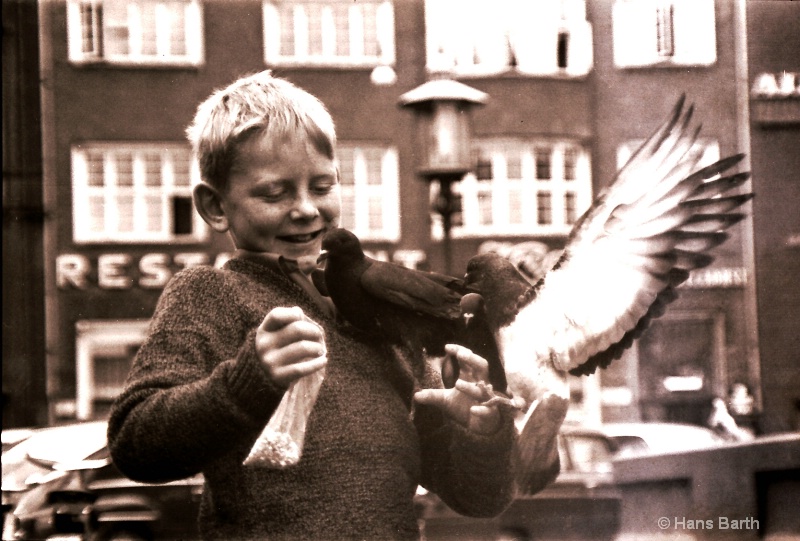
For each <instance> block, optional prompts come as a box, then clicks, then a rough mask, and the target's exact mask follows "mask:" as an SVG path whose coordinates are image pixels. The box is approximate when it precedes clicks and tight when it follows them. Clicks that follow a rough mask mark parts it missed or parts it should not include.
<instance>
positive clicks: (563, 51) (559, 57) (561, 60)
mask: <svg viewBox="0 0 800 541" xmlns="http://www.w3.org/2000/svg"><path fill="white" fill-rule="evenodd" d="M568 53H569V32H567V31H566V30H562V31H560V32H559V33H558V43H557V46H556V63H557V65H558V67H559V68H561V69H565V68H566V67H567V58H569V54H568Z"/></svg>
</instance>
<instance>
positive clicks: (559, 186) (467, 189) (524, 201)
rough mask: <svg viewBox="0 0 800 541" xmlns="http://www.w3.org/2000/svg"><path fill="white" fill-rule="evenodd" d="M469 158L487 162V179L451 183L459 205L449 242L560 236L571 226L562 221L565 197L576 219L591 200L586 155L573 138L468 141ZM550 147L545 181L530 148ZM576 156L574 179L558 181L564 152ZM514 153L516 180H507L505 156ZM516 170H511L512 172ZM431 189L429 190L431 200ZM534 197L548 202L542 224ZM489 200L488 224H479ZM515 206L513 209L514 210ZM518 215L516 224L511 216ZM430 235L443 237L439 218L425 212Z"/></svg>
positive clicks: (561, 177)
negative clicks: (428, 216)
mask: <svg viewBox="0 0 800 541" xmlns="http://www.w3.org/2000/svg"><path fill="white" fill-rule="evenodd" d="M473 146H474V149H473V155H474V156H481V157H482V158H481V159H484V160H485V159H486V158H487V157H488V159H489V160H491V163H492V167H491V171H492V178H491V179H486V180H479V179H478V178H477V175H476V174H475V173H474V172H470V173H467V175H465V177H464V179H463V180H461V181H459V182H455V183H453V186H452V189H453V192H454V194H455V195H456V197H460V198H461V201H462V209H461V213H460V220H459V221H458V222H459V223H455V224H454V225H453V227H452V231H451V234H452V236H453V238H473V237H486V236H491V237H493V238H500V237H519V236H527V237H531V236H535V237H562V236H566V235H568V234H569V232H570V231H571V230H572V227H573V225H574V222H571V223H570V222H568V221H567V213H568V211H567V199H568V198H567V197H566V194H567V193H573V194H574V197H575V198H574V200H573V203H574V204H575V206H576V208H577V211H576V213H575V214H576V216H575V218H576V219H577V218H578V217H579V216H580V214H581V213H583V212H585V210H586V209H588V208H589V206H590V205H591V202H592V175H591V156H590V151H589V148H588V147H587V146H585V145H584V144H582V143H581V142H580V141H579V140H572V139H550V138H531V139H520V138H486V139H479V140H475V141H473ZM541 148H549V149H550V152H551V154H550V178H548V179H538V178H536V158H535V154H536V149H541ZM568 148H569V149H574V150H575V152H576V163H575V173H576V175H575V176H576V178H575V179H573V180H566V179H565V178H564V174H563V173H564V156H565V152H564V151H565V149H568ZM515 152H520V157H521V164H520V170H521V175H520V177H521V178H518V179H514V178H508V177H509V175H508V174H507V171H508V167H507V163H508V160H507V159H506V158H505V157H504V155H505V154H508V153H515ZM515 169H516V168H515ZM435 190H436V187H435V186H432V187H431V194H432V196H433V195H435ZM540 194H547V196H548V197H549V198H550V201H551V204H550V207H549V217H550V219H549V221H548V223H544V224H542V223H539V220H540V214H539V212H538V209H537V207H538V204H539V200H540ZM482 199H483V200H484V201H487V200H488V201H491V218H492V219H491V222H490V223H485V222H486V220H485V219H483V218H485V216H486V215H487V214H486V207H485V205H484V206H481V200H482ZM517 204H519V207H515V206H516V205H517ZM516 217H518V218H519V220H516V219H515V218H516ZM431 220H432V225H431V236H432V238H434V239H437V240H439V239H442V238H443V227H442V219H441V216H439V215H438V214H437V213H435V212H432V213H431Z"/></svg>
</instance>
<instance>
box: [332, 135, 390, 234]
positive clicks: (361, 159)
mask: <svg viewBox="0 0 800 541" xmlns="http://www.w3.org/2000/svg"><path fill="white" fill-rule="evenodd" d="M337 147H338V149H337V169H339V170H340V175H341V165H342V163H341V159H342V156H343V155H344V154H345V153H346V152H352V153H353V164H352V170H353V177H354V178H353V183H352V184H350V183H349V182H348V183H345V182H343V179H342V178H341V176H340V179H339V183H340V191H341V196H342V215H341V219H340V222H341V225H342V227H345V228H347V229H350V230H351V231H353V233H355V234H356V235H357V236H358V237H359V238H360V239H362V240H367V241H389V242H396V241H399V240H400V173H399V171H400V169H399V167H400V164H399V156H398V152H397V149H396V148H395V147H393V146H391V145H382V144H376V143H374V142H356V141H339V142H338V143H337ZM376 151H377V152H381V153H382V157H381V160H380V182H378V183H375V182H372V183H370V182H369V180H370V179H369V178H368V171H369V167H368V164H367V156H366V154H367V153H368V152H376ZM375 198H377V199H378V200H379V201H380V211H379V215H380V219H381V224H382V226H381V227H379V228H374V227H372V226H371V225H370V223H369V221H370V217H371V216H372V213H371V212H370V211H371V208H370V206H371V201H373V200H375ZM351 200H352V201H353V206H352V214H347V213H348V211H349V210H350V209H349V208H348V207H349V205H350V203H349V202H350V201H351ZM351 220H352V221H351Z"/></svg>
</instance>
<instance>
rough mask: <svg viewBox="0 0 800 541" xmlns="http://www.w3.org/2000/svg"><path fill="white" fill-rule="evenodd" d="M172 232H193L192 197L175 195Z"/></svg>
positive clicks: (175, 233) (179, 233)
mask: <svg viewBox="0 0 800 541" xmlns="http://www.w3.org/2000/svg"><path fill="white" fill-rule="evenodd" d="M172 220H173V222H172V234H173V235H190V234H191V233H192V198H191V197H187V196H175V197H173V198H172Z"/></svg>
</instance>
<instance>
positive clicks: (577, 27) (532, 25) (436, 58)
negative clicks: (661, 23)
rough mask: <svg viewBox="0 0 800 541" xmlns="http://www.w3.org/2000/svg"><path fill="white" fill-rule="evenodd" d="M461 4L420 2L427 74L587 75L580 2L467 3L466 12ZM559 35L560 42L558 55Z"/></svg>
mask: <svg viewBox="0 0 800 541" xmlns="http://www.w3.org/2000/svg"><path fill="white" fill-rule="evenodd" d="M465 4H466V3H465V2H464V1H463V0H425V22H426V52H427V66H426V67H427V69H428V71H429V72H439V71H446V72H449V73H453V74H455V75H458V76H464V77H481V76H493V75H498V74H505V73H513V74H518V75H521V76H530V77H552V78H583V77H585V76H587V75H588V74H589V72H590V71H591V70H592V67H593V63H594V53H593V43H592V41H593V40H592V25H591V24H590V23H589V22H588V21H587V20H586V2H585V0H538V1H537V2H530V1H529V0H501V1H499V2H498V1H489V0H472V1H471V2H470V3H469V4H467V6H468V7H467V8H465V7H464V6H465ZM470 8H471V9H470ZM487 27H488V29H487ZM561 35H565V36H566V38H565V42H564V45H565V47H566V50H564V51H562V50H560V45H561V44H562V43H561V37H560V36H561ZM482 38H483V39H482ZM562 55H563V56H564V58H563V59H562ZM481 57H483V60H481ZM562 60H564V61H566V65H565V66H563V67H562V66H560V63H561V61H562Z"/></svg>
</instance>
